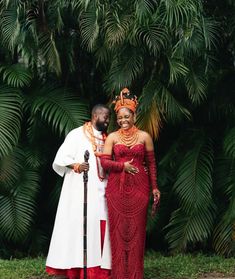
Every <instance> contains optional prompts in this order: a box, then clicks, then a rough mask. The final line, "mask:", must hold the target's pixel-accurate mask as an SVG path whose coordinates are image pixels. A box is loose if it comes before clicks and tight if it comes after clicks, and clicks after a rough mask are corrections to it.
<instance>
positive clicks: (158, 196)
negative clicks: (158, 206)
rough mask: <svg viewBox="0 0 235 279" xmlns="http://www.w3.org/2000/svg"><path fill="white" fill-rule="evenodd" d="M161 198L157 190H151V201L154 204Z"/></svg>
mask: <svg viewBox="0 0 235 279" xmlns="http://www.w3.org/2000/svg"><path fill="white" fill-rule="evenodd" d="M160 197H161V193H160V191H159V190H158V189H153V200H154V202H156V201H159V200H160Z"/></svg>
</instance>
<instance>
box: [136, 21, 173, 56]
mask: <svg viewBox="0 0 235 279" xmlns="http://www.w3.org/2000/svg"><path fill="white" fill-rule="evenodd" d="M135 33H136V35H135ZM133 35H135V36H136V38H137V41H139V44H140V45H141V44H142V42H143V43H144V45H146V47H147V48H148V49H149V51H150V52H151V53H152V54H153V55H154V56H157V55H158V54H159V52H160V50H161V49H164V48H166V46H167V43H168V32H167V29H166V28H164V27H162V26H161V25H159V24H156V23H151V24H149V25H147V26H142V27H139V28H137V30H136V31H135V32H134V33H133Z"/></svg>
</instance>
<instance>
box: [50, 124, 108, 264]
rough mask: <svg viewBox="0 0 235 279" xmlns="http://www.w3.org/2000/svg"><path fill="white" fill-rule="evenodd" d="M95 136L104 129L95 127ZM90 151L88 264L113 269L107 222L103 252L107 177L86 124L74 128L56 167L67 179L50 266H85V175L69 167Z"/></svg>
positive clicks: (56, 225) (63, 187)
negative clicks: (101, 173) (99, 168)
mask: <svg viewBox="0 0 235 279" xmlns="http://www.w3.org/2000/svg"><path fill="white" fill-rule="evenodd" d="M93 131H94V133H95V135H96V136H97V135H99V136H100V137H101V132H99V131H97V130H95V129H93ZM86 150H88V151H89V153H90V157H89V165H90V169H89V172H88V184H87V189H88V193H87V267H95V266H101V268H106V269H111V252H110V240H109V230H108V227H107V225H108V224H107V222H106V230H105V239H104V245H103V253H102V254H101V234H100V220H107V208H106V201H105V187H106V184H107V180H104V181H100V179H99V177H98V174H97V164H96V158H95V155H94V151H93V149H92V145H91V143H90V141H89V140H88V138H87V136H86V135H85V134H84V131H83V127H79V128H76V129H74V130H72V131H71V132H70V133H69V134H68V135H67V137H66V138H65V141H64V143H63V144H62V145H61V147H60V148H59V150H58V152H57V154H56V157H55V160H54V162H53V169H54V170H55V171H56V172H57V173H58V174H59V175H61V176H64V182H63V186H62V190H61V194H60V199H59V204H58V209H57V213H56V219H55V224H54V229H53V233H52V237H51V243H50V247H49V252H48V256H47V261H46V266H49V267H52V268H58V269H70V268H83V193H84V183H83V174H82V173H81V174H78V173H75V172H74V171H73V170H72V169H70V168H68V167H66V166H68V165H71V164H73V163H78V162H80V163H81V162H84V153H85V151H86Z"/></svg>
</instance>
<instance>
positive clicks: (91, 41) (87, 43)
mask: <svg viewBox="0 0 235 279" xmlns="http://www.w3.org/2000/svg"><path fill="white" fill-rule="evenodd" d="M93 5H95V4H93ZM93 5H90V6H89V8H88V9H87V10H86V11H85V12H83V13H82V14H81V18H80V27H81V38H82V45H83V46H84V47H86V48H87V49H88V50H89V51H91V50H93V48H94V45H95V42H96V39H97V38H98V35H99V30H100V28H99V23H98V11H97V10H96V9H95V8H94V7H93Z"/></svg>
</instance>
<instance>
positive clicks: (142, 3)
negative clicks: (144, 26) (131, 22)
mask: <svg viewBox="0 0 235 279" xmlns="http://www.w3.org/2000/svg"><path fill="white" fill-rule="evenodd" d="M154 9H155V4H154V1H151V0H139V1H136V3H135V14H136V17H137V19H138V20H139V21H140V22H142V21H143V19H144V18H146V17H148V16H149V15H150V14H151V13H153V11H154Z"/></svg>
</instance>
